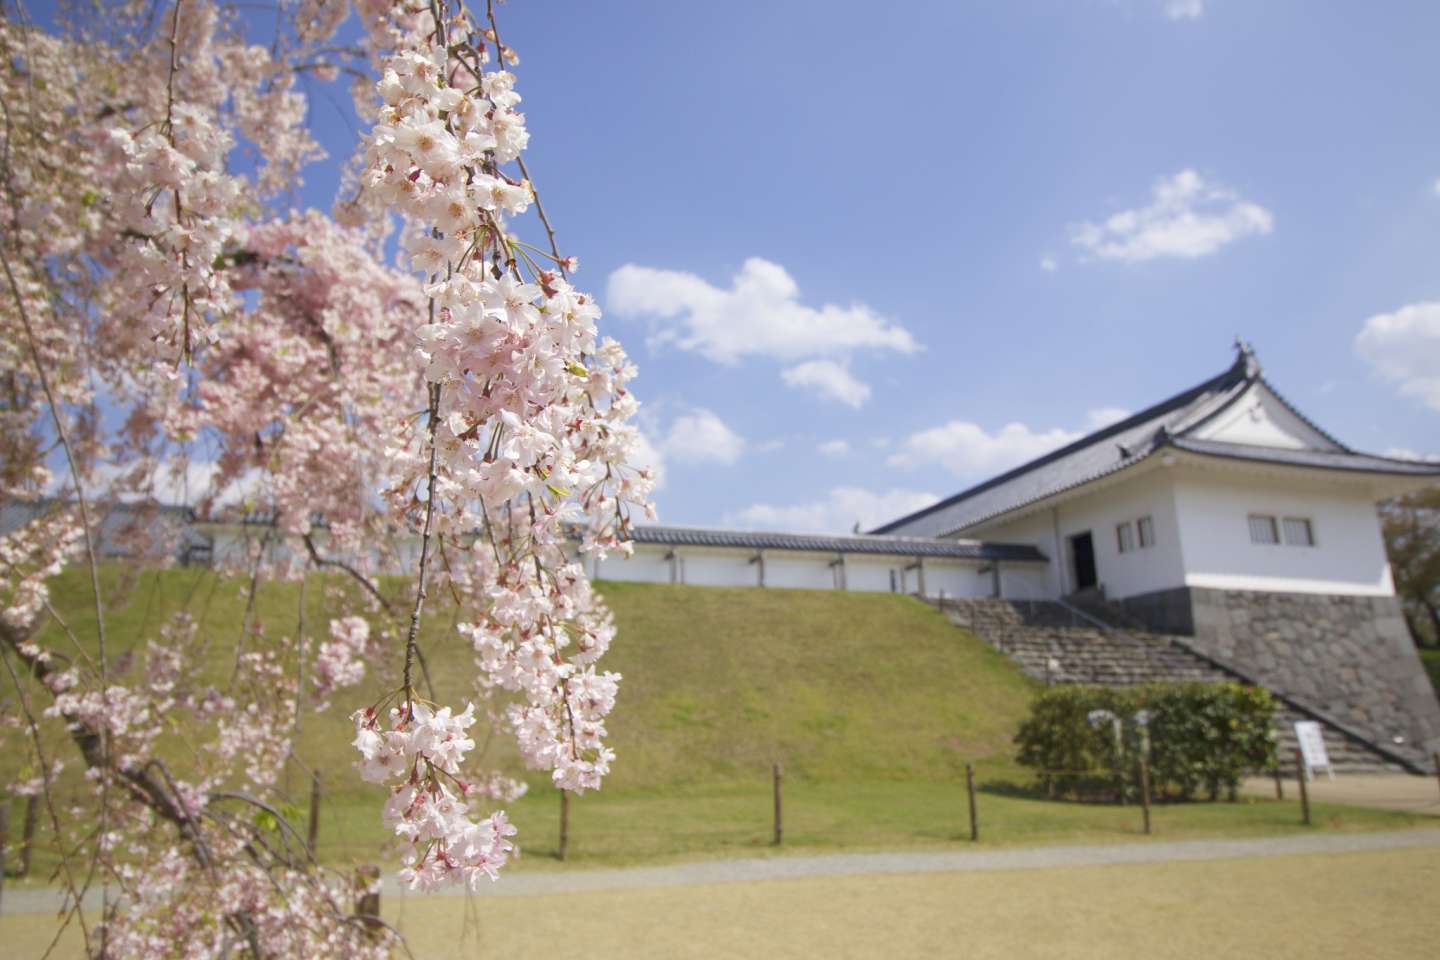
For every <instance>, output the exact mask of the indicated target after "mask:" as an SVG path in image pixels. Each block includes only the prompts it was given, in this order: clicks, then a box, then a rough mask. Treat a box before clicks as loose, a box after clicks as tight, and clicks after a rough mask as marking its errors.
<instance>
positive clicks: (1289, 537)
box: [1285, 517, 1315, 547]
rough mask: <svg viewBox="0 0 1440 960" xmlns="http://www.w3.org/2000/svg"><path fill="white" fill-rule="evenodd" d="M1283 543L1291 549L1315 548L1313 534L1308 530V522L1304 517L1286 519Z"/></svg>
mask: <svg viewBox="0 0 1440 960" xmlns="http://www.w3.org/2000/svg"><path fill="white" fill-rule="evenodd" d="M1285 543H1286V545H1287V546H1291V547H1313V546H1315V532H1314V531H1313V530H1311V529H1310V521H1309V520H1308V519H1307V518H1305V517H1286V518H1285Z"/></svg>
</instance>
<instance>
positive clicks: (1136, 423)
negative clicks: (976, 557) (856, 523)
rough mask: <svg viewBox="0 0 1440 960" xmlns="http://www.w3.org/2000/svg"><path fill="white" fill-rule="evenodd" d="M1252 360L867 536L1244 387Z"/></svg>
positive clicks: (1239, 358)
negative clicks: (1203, 401)
mask: <svg viewBox="0 0 1440 960" xmlns="http://www.w3.org/2000/svg"><path fill="white" fill-rule="evenodd" d="M1252 359H1253V358H1252V355H1250V354H1247V353H1245V352H1243V351H1237V353H1236V356H1235V360H1234V362H1233V363H1231V364H1230V366H1228V367H1226V368H1225V370H1223V371H1222V372H1220V373H1218V374H1216V375H1215V376H1213V377H1211V378H1210V379H1208V380H1206V381H1204V382H1203V383H1199V384H1196V385H1195V386H1193V387H1191V388H1189V389H1188V390H1182V391H1181V392H1180V393H1177V394H1175V395H1174V396H1172V397H1169V398H1168V399H1165V400H1162V401H1160V402H1159V403H1156V404H1153V405H1151V406H1149V407H1146V408H1145V409H1144V410H1141V411H1139V412H1138V413H1133V414H1131V415H1130V416H1128V417H1126V418H1125V419H1123V420H1119V421H1116V422H1115V423H1112V424H1108V425H1106V426H1104V427H1101V428H1100V429H1099V430H1095V431H1093V432H1091V433H1088V434H1086V435H1085V436H1083V437H1081V438H1080V439H1078V440H1075V441H1072V442H1071V443H1068V444H1066V445H1065V446H1063V447H1060V448H1059V449H1056V450H1052V451H1050V452H1049V453H1046V454H1042V455H1041V456H1039V457H1036V458H1035V459H1033V460H1030V461H1027V462H1026V463H1022V464H1021V465H1020V466H1018V467H1013V468H1011V469H1010V470H1007V471H1006V472H1004V473H1002V474H999V475H998V476H994V477H991V478H990V479H988V480H985V481H982V482H981V483H978V484H975V485H974V486H972V487H969V488H967V489H965V490H962V491H960V492H959V493H957V494H955V495H953V496H950V497H946V498H945V499H943V500H940V501H937V502H936V503H933V504H931V505H930V506H928V507H924V508H922V509H920V510H916V511H914V512H912V513H909V514H906V515H905V516H902V517H899V518H898V519H895V520H891V521H889V522H888V523H884V524H881V525H880V526H878V527H875V528H874V529H872V530H869V531H867V532H868V533H870V534H888V531H890V530H892V529H894V528H895V527H898V526H901V525H903V524H907V523H911V522H913V521H915V520H919V519H920V518H922V517H926V516H929V515H931V514H933V513H936V512H938V511H940V510H944V509H945V508H947V507H952V506H954V505H955V504H957V503H961V502H963V501H965V500H968V499H969V498H971V497H973V496H975V495H976V494H979V493H984V492H985V491H986V490H990V489H993V488H995V487H998V486H1000V485H1002V484H1005V483H1008V482H1009V481H1011V480H1015V479H1017V478H1019V477H1023V476H1024V475H1025V474H1027V473H1030V472H1032V471H1034V470H1036V469H1038V468H1040V467H1043V466H1046V465H1048V464H1051V463H1054V462H1055V461H1057V460H1061V459H1064V458H1065V457H1068V456H1070V455H1072V454H1075V453H1078V452H1079V451H1081V450H1084V449H1086V448H1088V447H1092V446H1094V445H1096V444H1098V443H1100V442H1101V441H1104V440H1108V439H1110V438H1111V437H1115V436H1119V435H1120V434H1122V433H1126V432H1128V431H1130V430H1134V429H1135V428H1136V427H1140V426H1143V425H1144V424H1146V423H1147V422H1149V421H1152V420H1155V419H1156V418H1157V417H1161V416H1164V415H1165V414H1167V413H1170V412H1172V411H1175V410H1179V409H1181V408H1183V407H1185V406H1188V405H1189V404H1192V403H1194V402H1196V401H1197V400H1200V399H1201V398H1203V397H1205V396H1206V395H1207V394H1212V393H1215V392H1217V391H1220V390H1228V389H1230V388H1231V387H1234V386H1236V385H1238V384H1241V383H1245V382H1247V381H1248V380H1249V379H1250V376H1251V369H1250V368H1251V363H1252ZM1232 399H1233V398H1232ZM1162 426H1163V425H1162ZM1147 441H1148V438H1147ZM1132 455H1133V452H1132ZM1001 512H1003V511H1001Z"/></svg>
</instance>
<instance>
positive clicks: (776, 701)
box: [37, 566, 1031, 790]
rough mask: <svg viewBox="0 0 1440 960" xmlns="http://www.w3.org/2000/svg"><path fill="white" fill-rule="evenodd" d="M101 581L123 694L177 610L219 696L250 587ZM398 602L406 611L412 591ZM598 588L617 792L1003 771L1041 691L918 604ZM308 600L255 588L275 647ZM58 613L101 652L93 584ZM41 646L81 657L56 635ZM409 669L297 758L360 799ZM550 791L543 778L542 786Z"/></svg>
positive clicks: (54, 630)
mask: <svg viewBox="0 0 1440 960" xmlns="http://www.w3.org/2000/svg"><path fill="white" fill-rule="evenodd" d="M104 572H105V576H104V578H103V592H104V594H105V595H106V597H107V614H106V626H107V633H108V644H109V650H110V653H111V657H112V659H115V658H116V657H117V656H118V657H119V659H118V661H117V663H118V664H119V666H120V667H121V668H122V672H121V677H120V679H121V682H124V681H125V679H127V674H126V673H125V672H124V671H123V668H124V665H125V660H126V659H127V658H126V657H125V656H123V654H124V653H125V651H129V650H137V649H143V647H144V644H145V641H146V640H147V639H148V638H150V637H153V636H155V634H156V631H158V629H159V627H160V626H161V625H162V624H163V623H164V622H165V621H166V619H167V618H168V617H169V616H170V615H171V614H172V613H173V612H175V611H177V610H187V611H189V612H190V613H191V614H192V615H193V616H194V617H196V618H197V619H199V620H200V621H201V630H202V635H208V636H210V637H211V643H210V646H209V649H208V653H207V656H208V658H209V661H210V662H209V664H208V669H207V672H208V673H209V674H210V675H211V677H212V679H214V680H215V681H217V682H220V681H223V679H224V678H225V677H226V676H227V675H228V671H229V669H230V666H231V664H232V663H233V657H234V649H235V644H236V643H237V642H238V640H239V638H240V623H241V619H242V616H243V614H244V607H245V588H246V586H247V584H246V583H245V582H244V581H242V580H239V579H235V578H223V577H217V576H215V575H213V574H211V573H209V572H206V571H200V570H169V571H153V570H146V571H135V570H131V569H127V568H124V567H119V566H111V567H108V568H107V569H106V570H105V571H104ZM393 586H394V587H395V593H396V595H397V596H403V592H404V589H405V588H404V585H403V584H398V583H397V584H394V585H393ZM350 589H351V587H350V585H349V584H347V583H346V582H345V581H344V580H343V579H341V578H336V577H332V576H323V577H322V576H312V577H311V579H310V581H309V585H308V588H307V591H306V600H307V603H306V611H305V617H306V633H307V635H308V636H310V637H311V638H312V639H313V638H323V637H324V636H325V635H326V625H327V622H328V619H329V617H330V616H332V615H335V613H336V612H337V611H338V609H339V607H338V604H337V596H336V594H337V593H343V592H348V591H349V590H350ZM599 589H600V590H601V592H602V594H603V595H604V597H605V599H606V601H607V602H608V603H609V604H610V606H611V608H612V609H613V610H614V613H615V618H616V623H617V627H618V637H617V639H616V642H615V644H614V645H613V647H612V648H611V651H610V654H609V655H608V656H607V657H606V658H605V660H604V661H603V666H604V667H606V668H607V669H610V670H615V671H617V672H619V673H621V674H622V675H623V676H624V680H623V682H622V684H621V694H620V700H619V703H618V705H617V706H616V709H615V712H614V714H613V715H612V717H611V719H610V722H609V728H610V733H611V742H612V744H613V746H614V748H615V750H616V752H617V754H618V761H617V763H616V765H615V768H614V773H613V776H612V778H611V781H610V783H611V785H612V786H614V787H615V788H616V789H643V790H661V789H666V788H669V787H674V786H682V785H685V786H693V785H697V784H721V783H728V782H733V781H737V780H738V781H748V780H752V779H753V778H755V777H756V776H757V774H760V775H763V774H764V772H765V771H768V769H769V767H770V764H771V763H772V762H776V761H779V762H781V763H783V764H784V765H785V768H786V771H787V773H788V774H789V775H790V776H792V777H799V778H807V779H814V780H820V781H834V780H873V779H888V778H904V779H924V780H935V779H948V778H951V777H953V776H955V774H956V773H957V772H958V771H960V770H962V769H963V767H964V764H965V762H966V761H980V760H989V761H990V762H992V763H997V762H998V763H1003V762H1004V757H1005V756H1006V755H1008V753H1009V751H1010V737H1011V736H1012V735H1013V733H1014V730H1015V728H1016V726H1017V725H1018V723H1019V722H1020V719H1021V717H1022V715H1023V714H1024V712H1025V710H1026V709H1027V705H1028V702H1029V698H1030V689H1031V687H1030V684H1029V682H1028V681H1026V680H1025V679H1024V678H1023V677H1022V676H1021V675H1020V673H1019V672H1018V670H1016V669H1015V667H1014V666H1012V665H1011V664H1010V663H1009V661H1008V660H1006V659H1005V658H1004V657H1003V656H1001V655H999V654H997V653H995V652H994V651H992V650H991V649H990V648H988V647H987V646H986V645H985V644H984V643H982V642H980V641H979V640H977V639H975V638H974V637H972V636H970V635H969V634H967V633H965V632H964V631H961V630H958V629H956V628H955V627H954V626H952V625H951V624H950V623H949V622H947V621H946V620H945V618H944V617H943V616H941V615H940V614H939V613H938V612H937V611H935V610H933V609H931V608H930V607H928V606H926V605H924V604H922V603H920V602H919V601H916V600H914V599H912V598H908V597H902V596H896V595H890V594H862V593H836V592H825V591H808V590H756V589H722V588H707V587H691V586H670V585H651V584H633V583H615V582H603V583H601V584H599ZM298 600H299V588H298V585H296V584H267V585H264V586H263V587H262V588H261V591H260V593H259V595H258V597H257V601H256V607H255V613H256V615H257V616H258V618H259V620H260V621H261V622H262V623H263V624H264V627H265V632H266V635H267V637H269V638H271V639H273V640H276V641H278V640H279V639H280V638H282V637H294V636H295V635H296V630H297V627H298V622H299V614H300V610H299V604H298ZM54 603H55V605H56V607H57V609H58V610H59V611H60V612H61V614H62V616H63V617H64V618H65V619H66V621H67V622H68V623H69V624H70V626H71V628H72V630H73V631H74V632H75V634H76V635H77V636H79V637H81V638H89V637H93V636H94V615H93V609H92V607H91V601H90V591H89V583H88V579H87V578H86V577H85V576H84V575H83V572H82V571H80V570H78V569H77V568H76V567H72V568H71V569H70V570H67V571H66V573H65V574H64V575H63V576H62V577H60V578H59V579H58V581H57V583H56V584H55V588H54ZM434 606H435V607H436V608H437V609H438V610H439V611H440V613H434V614H432V615H431V617H430V619H429V621H428V628H427V629H426V631H425V635H424V638H423V642H424V647H425V650H426V652H427V654H428V659H429V666H430V673H431V676H432V677H433V678H434V680H435V683H436V687H437V691H436V692H437V695H438V698H439V699H440V700H441V702H447V703H456V704H459V703H463V702H464V701H465V700H466V699H467V698H468V697H469V696H471V694H470V680H471V678H472V677H473V676H474V673H475V670H474V667H473V666H472V664H471V658H470V653H469V650H468V649H467V648H466V646H465V644H464V643H463V641H462V640H461V639H460V638H459V637H458V636H457V635H456V634H455V633H454V631H453V629H452V625H451V623H450V622H449V621H448V620H447V619H446V617H448V616H449V611H448V609H447V608H446V607H445V605H443V604H439V603H436V604H434ZM442 613H443V616H442V615H441V614H442ZM43 639H44V641H45V642H46V643H48V644H50V645H51V646H53V647H54V648H56V649H58V650H61V651H64V650H65V649H66V647H67V646H69V641H68V640H67V639H65V637H64V635H63V633H62V632H61V631H60V630H59V629H58V627H57V626H56V625H54V624H51V625H49V626H47V627H46V628H45V631H44V635H43ZM400 659H401V651H400V650H399V649H398V648H397V649H396V650H395V651H394V652H393V655H392V656H390V657H389V662H384V661H383V660H382V661H381V662H377V663H374V664H371V669H370V671H369V673H368V675H367V677H366V681H365V683H364V684H363V685H362V686H361V687H360V688H359V689H358V690H351V691H343V692H342V693H341V694H340V695H339V696H337V697H336V702H335V705H334V706H333V707H331V708H330V710H328V711H326V712H325V713H322V714H311V715H309V716H306V717H305V718H303V721H302V731H303V734H302V742H301V747H300V750H299V752H300V754H301V755H302V759H304V760H306V761H307V762H308V763H310V764H313V765H314V766H317V767H319V768H321V769H323V770H328V771H331V773H332V776H331V779H333V780H335V781H338V782H337V784H336V785H337V787H338V786H340V783H344V782H346V781H352V780H353V782H352V783H350V787H353V788H354V789H361V788H360V786H359V783H358V779H356V778H350V777H348V776H346V774H347V773H348V770H349V765H350V761H351V759H352V758H351V756H350V753H351V750H350V747H349V740H350V737H351V736H352V734H351V732H350V725H349V722H348V720H347V719H346V717H347V715H348V713H349V712H350V710H352V709H355V708H357V707H362V706H365V705H367V704H369V703H372V702H374V701H375V700H376V699H378V698H379V697H381V696H382V695H383V694H384V693H385V692H387V691H388V690H389V689H392V688H393V685H394V684H395V679H394V678H395V672H396V670H397V669H398V667H399V662H400ZM130 669H131V670H134V669H136V668H134V667H131V668H130ZM128 678H129V679H133V674H130V675H129V677H128ZM37 693H38V692H37ZM42 696H43V695H42ZM480 739H483V738H480ZM492 751H493V759H494V760H495V761H497V762H498V763H500V764H501V765H505V764H508V763H510V762H512V759H513V758H512V757H511V755H510V754H509V753H508V752H507V751H506V750H505V749H504V745H503V741H502V742H501V743H500V744H496V745H493V746H492ZM516 772H518V770H517V771H516ZM543 780H544V778H543V777H534V776H532V782H534V783H535V784H536V785H537V786H538V785H539V784H540V783H541V782H543ZM347 789H348V788H347Z"/></svg>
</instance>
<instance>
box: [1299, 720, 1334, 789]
mask: <svg viewBox="0 0 1440 960" xmlns="http://www.w3.org/2000/svg"><path fill="white" fill-rule="evenodd" d="M1295 739H1296V740H1298V741H1300V755H1301V757H1303V758H1304V760H1305V779H1306V780H1309V779H1310V771H1312V770H1318V769H1320V768H1321V767H1324V768H1325V773H1326V774H1327V775H1328V776H1329V777H1330V779H1331V780H1334V779H1335V771H1334V770H1332V769H1331V768H1330V756H1329V754H1327V753H1326V752H1325V736H1324V734H1323V733H1321V731H1320V724H1318V723H1316V722H1315V721H1314V720H1297V721H1295Z"/></svg>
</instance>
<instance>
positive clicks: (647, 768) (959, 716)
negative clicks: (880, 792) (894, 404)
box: [600, 583, 1030, 788]
mask: <svg viewBox="0 0 1440 960" xmlns="http://www.w3.org/2000/svg"><path fill="white" fill-rule="evenodd" d="M600 589H601V591H602V592H603V594H604V596H605V599H606V600H607V601H608V602H609V604H610V606H611V608H612V609H613V610H614V611H615V619H616V624H617V626H618V628H619V637H618V639H617V641H616V643H615V645H614V647H613V648H612V653H611V655H610V657H608V658H607V659H608V662H609V665H610V668H611V669H614V670H618V671H619V672H621V673H622V674H623V675H624V677H625V679H624V681H623V683H622V685H621V691H622V698H623V699H622V700H621V701H620V702H619V704H618V705H617V706H616V708H615V713H614V718H613V721H612V722H611V723H610V730H611V733H612V737H613V741H614V744H615V749H616V751H617V753H618V754H619V762H618V764H617V767H616V770H615V774H614V779H613V783H614V785H615V786H616V787H622V788H623V787H630V786H637V787H654V788H659V787H665V786H670V785H680V784H692V783H700V782H709V783H714V782H725V781H730V780H734V779H740V780H748V779H751V778H753V777H754V776H755V774H756V771H757V770H758V771H764V770H767V769H768V768H769V766H770V764H771V763H772V762H775V761H779V762H781V763H783V764H784V765H785V769H786V771H787V772H788V773H789V775H791V776H799V777H802V778H807V779H813V780H817V781H837V780H873V779H886V778H905V779H924V780H934V779H941V778H950V777H953V776H954V775H955V774H956V772H957V771H960V770H963V767H964V764H965V761H967V760H979V759H981V758H996V759H999V758H1000V757H1002V756H1003V755H1006V754H1008V752H1009V750H1010V738H1011V736H1012V735H1013V734H1014V731H1015V728H1016V726H1017V725H1018V724H1019V722H1020V720H1021V718H1022V716H1023V715H1024V713H1025V711H1026V710H1027V708H1028V704H1029V699H1030V685H1029V683H1028V682H1027V681H1026V680H1025V679H1024V678H1023V677H1022V676H1021V675H1020V673H1019V671H1018V670H1017V669H1016V668H1015V667H1014V666H1013V665H1012V664H1011V663H1010V662H1009V661H1008V660H1007V659H1006V658H1005V657H1003V656H1001V655H999V654H997V653H995V652H994V651H993V650H991V649H990V648H989V647H987V646H986V645H985V644H984V643H982V642H981V641H979V640H977V639H975V638H974V637H972V636H970V635H969V634H967V633H965V632H963V631H961V630H958V629H956V628H955V627H954V626H952V625H951V624H950V623H949V622H948V621H947V620H946V619H945V618H944V617H943V616H942V615H941V614H940V613H939V612H937V611H935V610H933V609H932V608H930V607H928V606H926V605H924V604H922V603H920V602H919V601H917V600H914V599H912V598H909V597H902V596H896V595H891V594H863V593H835V592H825V591H811V590H756V589H724V588H710V587H689V586H669V585H650V584H631V583H625V584H622V583H603V584H601V585H600Z"/></svg>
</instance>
